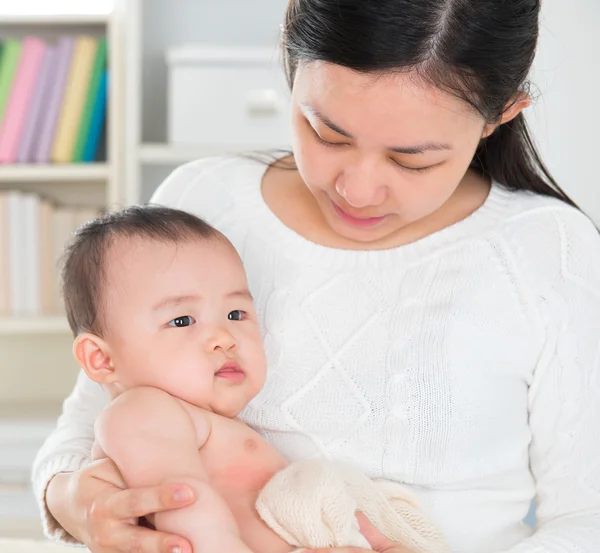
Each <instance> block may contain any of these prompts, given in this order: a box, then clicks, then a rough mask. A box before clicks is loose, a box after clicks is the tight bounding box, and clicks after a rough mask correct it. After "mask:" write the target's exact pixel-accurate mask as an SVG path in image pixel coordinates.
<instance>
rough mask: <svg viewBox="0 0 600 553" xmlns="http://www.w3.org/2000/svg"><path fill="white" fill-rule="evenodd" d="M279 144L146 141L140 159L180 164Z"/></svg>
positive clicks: (274, 147)
mask: <svg viewBox="0 0 600 553" xmlns="http://www.w3.org/2000/svg"><path fill="white" fill-rule="evenodd" d="M277 148H278V147H277V146H272V147H267V146H256V145H250V144H233V145H232V144H229V145H226V146H223V145H217V144H215V145H212V144H211V145H206V146H177V145H170V144H159V143H155V144H153V143H146V144H142V145H141V146H140V149H139V160H140V162H141V163H143V164H145V165H179V164H181V163H187V162H188V161H194V160H196V159H200V158H202V157H210V156H219V155H224V154H239V153H247V152H254V151H263V150H271V149H277Z"/></svg>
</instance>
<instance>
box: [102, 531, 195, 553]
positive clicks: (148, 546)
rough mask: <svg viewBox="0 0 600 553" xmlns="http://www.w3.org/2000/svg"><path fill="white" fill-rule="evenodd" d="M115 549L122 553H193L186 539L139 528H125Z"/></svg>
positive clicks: (117, 540) (116, 540) (115, 544)
mask: <svg viewBox="0 0 600 553" xmlns="http://www.w3.org/2000/svg"><path fill="white" fill-rule="evenodd" d="M114 547H116V550H117V551H119V552H120V553H192V546H191V545H190V543H189V542H188V541H187V540H186V539H184V538H182V537H179V536H174V535H172V534H165V533H163V532H157V531H155V530H149V529H147V528H141V527H139V526H125V527H124V530H123V532H122V533H121V534H120V535H119V536H118V538H117V537H115V539H114Z"/></svg>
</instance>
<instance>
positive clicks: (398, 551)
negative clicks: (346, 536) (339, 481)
mask: <svg viewBox="0 0 600 553" xmlns="http://www.w3.org/2000/svg"><path fill="white" fill-rule="evenodd" d="M356 518H357V519H358V524H359V527H360V532H361V534H362V535H363V536H364V537H365V538H366V539H367V541H368V542H369V543H370V544H371V547H372V550H371V549H362V548H360V547H336V548H330V549H328V548H323V549H311V550H309V551H303V552H302V553H373V551H377V552H378V553H414V552H413V551H411V550H410V549H407V548H406V547H405V546H404V545H400V544H399V543H394V542H393V541H392V540H389V539H388V538H386V537H385V536H384V535H383V534H382V533H381V532H380V531H379V530H377V528H375V526H373V525H372V524H371V522H370V521H369V519H368V518H367V517H366V516H365V515H363V514H362V513H356Z"/></svg>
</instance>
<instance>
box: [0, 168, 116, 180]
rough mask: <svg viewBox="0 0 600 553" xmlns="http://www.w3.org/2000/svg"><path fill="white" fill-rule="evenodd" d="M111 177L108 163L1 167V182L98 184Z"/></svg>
mask: <svg viewBox="0 0 600 553" xmlns="http://www.w3.org/2000/svg"><path fill="white" fill-rule="evenodd" d="M109 176H110V166H109V165H108V164H106V163H81V164H74V165H0V182H11V183H12V182H65V181H73V182H81V181H90V182H98V181H105V180H107V179H108V178H109Z"/></svg>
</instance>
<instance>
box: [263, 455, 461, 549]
mask: <svg viewBox="0 0 600 553" xmlns="http://www.w3.org/2000/svg"><path fill="white" fill-rule="evenodd" d="M256 508H257V510H258V513H259V515H260V516H261V518H262V519H263V520H264V521H265V522H266V523H267V524H268V525H269V527H270V528H271V529H272V530H274V531H275V532H276V533H277V534H278V535H279V536H280V537H281V538H283V539H284V540H286V541H287V542H288V543H289V544H290V545H293V546H296V547H299V548H317V547H340V546H356V547H364V548H366V549H370V546H369V543H368V542H367V540H366V539H365V538H364V537H363V535H362V534H361V533H360V530H359V526H358V521H357V519H356V516H355V513H356V512H357V511H360V512H362V513H364V514H365V515H366V517H367V518H368V519H369V520H370V521H371V523H372V524H373V525H374V526H375V527H376V528H377V529H378V530H379V531H380V532H381V533H382V534H384V535H385V536H387V537H388V538H389V539H391V540H392V541H394V542H397V543H400V544H402V545H404V546H406V547H407V548H408V549H409V550H410V551H411V553H449V552H450V549H449V548H448V546H447V545H446V543H445V541H444V537H443V536H442V534H441V532H440V531H439V530H438V529H437V528H436V527H435V526H434V525H433V524H432V523H431V522H429V521H428V520H427V518H426V517H425V515H424V514H423V513H422V512H421V511H420V509H419V506H418V504H417V502H416V501H415V499H414V498H413V497H412V495H411V493H410V491H409V490H408V489H407V488H406V487H405V486H402V485H401V484H397V483H394V482H389V481H387V480H371V479H369V478H367V477H366V476H364V475H363V474H362V473H360V472H359V471H356V470H354V469H352V468H350V467H348V466H346V465H342V464H339V463H334V462H330V461H324V460H311V461H299V462H296V463H293V464H291V465H290V466H288V467H287V468H285V469H284V470H282V471H281V472H279V473H277V474H276V475H275V476H274V477H273V478H272V479H271V480H270V481H269V482H268V483H267V485H266V486H265V487H264V488H263V490H262V492H261V493H260V495H259V497H258V500H257V503H256Z"/></svg>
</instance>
